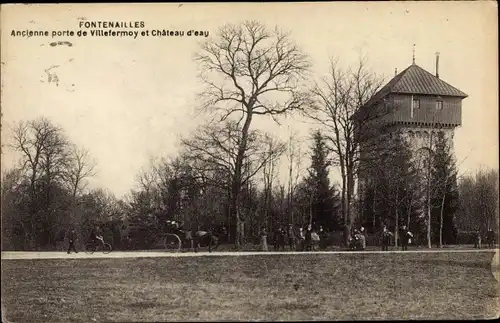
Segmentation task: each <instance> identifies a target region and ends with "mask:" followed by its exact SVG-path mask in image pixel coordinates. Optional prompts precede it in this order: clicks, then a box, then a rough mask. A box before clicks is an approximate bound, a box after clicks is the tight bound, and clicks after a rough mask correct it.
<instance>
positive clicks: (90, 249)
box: [85, 243, 96, 254]
mask: <svg viewBox="0 0 500 323" xmlns="http://www.w3.org/2000/svg"><path fill="white" fill-rule="evenodd" d="M95 249H96V246H95V244H93V243H87V244H86V245H85V253H88V254H93V253H94V252H95Z"/></svg>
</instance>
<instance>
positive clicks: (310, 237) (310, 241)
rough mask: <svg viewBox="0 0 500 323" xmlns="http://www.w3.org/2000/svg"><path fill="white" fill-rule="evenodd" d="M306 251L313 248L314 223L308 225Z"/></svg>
mask: <svg viewBox="0 0 500 323" xmlns="http://www.w3.org/2000/svg"><path fill="white" fill-rule="evenodd" d="M305 238H306V239H305V240H306V241H305V242H306V251H311V250H312V225H310V224H309V225H308V226H307V229H306V234H305Z"/></svg>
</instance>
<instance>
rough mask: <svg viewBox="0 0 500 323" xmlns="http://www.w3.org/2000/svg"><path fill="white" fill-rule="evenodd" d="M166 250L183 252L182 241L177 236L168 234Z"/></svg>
mask: <svg viewBox="0 0 500 323" xmlns="http://www.w3.org/2000/svg"><path fill="white" fill-rule="evenodd" d="M165 249H166V250H168V251H171V252H178V251H180V250H181V239H180V238H179V236H178V235H176V234H167V235H166V236H165Z"/></svg>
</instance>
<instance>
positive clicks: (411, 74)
mask: <svg viewBox="0 0 500 323" xmlns="http://www.w3.org/2000/svg"><path fill="white" fill-rule="evenodd" d="M390 93H405V94H424V95H425V94H427V95H441V96H454V97H461V98H466V97H467V94H465V93H464V92H462V91H460V90H459V89H457V88H455V87H453V86H451V85H450V84H448V83H446V82H445V81H443V80H441V79H440V78H438V77H436V76H435V75H433V74H432V73H429V72H427V71H426V70H424V69H423V68H421V67H420V66H418V65H416V64H412V65H410V66H409V67H408V68H406V69H405V70H404V71H402V72H401V73H399V74H398V75H396V76H395V77H394V78H393V79H392V80H390V81H389V83H387V84H386V85H385V86H384V87H383V88H382V89H380V91H378V92H377V93H376V94H375V95H374V96H373V97H372V98H371V99H370V100H369V101H368V102H367V103H366V104H365V106H370V105H372V104H373V103H374V102H376V101H378V100H380V99H382V98H383V97H385V96H386V95H388V94H390Z"/></svg>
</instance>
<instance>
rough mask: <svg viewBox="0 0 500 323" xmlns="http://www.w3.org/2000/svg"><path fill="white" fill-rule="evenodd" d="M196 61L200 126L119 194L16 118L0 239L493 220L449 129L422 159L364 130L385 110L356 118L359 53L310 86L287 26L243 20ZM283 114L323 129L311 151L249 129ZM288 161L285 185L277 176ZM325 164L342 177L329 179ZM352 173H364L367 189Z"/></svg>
mask: <svg viewBox="0 0 500 323" xmlns="http://www.w3.org/2000/svg"><path fill="white" fill-rule="evenodd" d="M195 60H196V62H197V64H198V67H199V78H200V80H202V82H203V83H204V84H205V88H204V90H203V91H202V92H201V93H198V98H199V102H201V104H200V106H199V108H200V109H201V112H203V113H204V114H205V115H206V116H207V117H208V119H209V122H207V123H206V124H204V125H202V126H200V127H199V128H198V129H196V131H195V132H194V133H193V134H191V135H189V136H187V137H185V138H183V140H182V148H181V150H180V151H179V152H178V154H177V155H176V156H170V158H160V156H158V157H159V158H158V159H157V160H152V161H151V163H150V165H147V167H146V168H145V169H143V170H142V171H141V172H140V173H139V174H138V175H137V183H138V184H139V188H138V189H134V190H132V191H131V193H130V194H129V196H127V197H126V198H124V199H121V200H120V199H116V198H115V197H114V196H113V195H112V194H110V193H109V192H106V191H104V190H95V189H94V190H88V189H86V187H85V183H86V182H87V179H88V178H89V177H91V176H93V175H94V168H95V164H94V163H92V162H91V161H90V156H89V154H88V151H87V150H84V149H81V148H78V147H76V146H75V145H73V144H71V143H69V141H68V140H67V138H66V136H65V134H64V131H63V130H62V129H60V128H58V127H56V126H54V125H53V124H52V123H51V122H50V121H48V120H47V119H37V120H32V121H23V122H20V123H19V124H18V125H16V126H15V127H14V128H13V138H14V142H13V143H12V145H11V147H12V148H13V149H14V150H16V151H17V152H19V153H20V154H21V158H20V161H19V165H18V167H15V168H14V169H11V170H8V171H6V172H3V174H2V230H3V231H2V239H3V241H2V244H3V246H9V248H15V249H30V248H36V247H39V246H47V245H52V246H54V245H55V244H56V242H57V241H60V240H61V238H62V237H63V235H64V232H65V231H66V230H67V229H68V228H69V227H75V226H76V227H78V228H80V232H81V233H82V235H83V236H84V235H85V234H86V232H87V231H88V230H90V228H92V227H93V226H95V225H101V226H103V227H105V228H106V232H107V234H108V235H109V237H110V238H111V239H113V242H114V244H115V245H123V247H124V248H125V247H130V245H131V244H133V245H136V246H137V245H141V247H148V246H151V245H152V244H154V241H155V240H156V239H157V237H158V236H160V235H161V234H162V223H163V222H164V221H166V220H168V219H175V220H178V221H181V222H183V223H184V224H185V226H187V227H190V228H192V229H196V228H198V229H204V228H213V227H216V226H218V225H224V226H227V227H228V228H229V231H228V233H229V234H228V237H227V239H228V241H229V242H231V243H234V244H235V246H236V247H241V246H242V245H244V244H246V243H248V242H251V241H252V240H253V239H254V238H256V237H257V236H258V232H259V231H260V229H261V228H263V227H265V228H267V230H268V231H271V232H273V231H274V230H275V229H276V228H277V227H278V226H280V225H286V224H288V223H292V224H294V225H305V224H308V223H312V222H314V223H316V224H317V225H322V226H323V227H324V228H325V229H326V230H328V231H329V232H343V240H344V242H345V241H346V239H347V236H348V234H349V231H350V230H351V228H352V227H353V226H357V225H359V226H361V225H362V226H364V227H366V228H368V229H369V231H370V232H372V233H374V232H376V231H377V230H379V229H380V228H381V226H382V225H388V226H389V227H391V228H392V229H394V231H395V234H396V237H397V234H398V228H399V227H400V226H401V225H406V226H407V227H409V228H411V230H412V232H415V233H416V235H417V236H418V237H419V238H418V240H419V241H420V242H421V243H422V244H427V245H428V246H429V247H431V245H432V244H433V243H434V244H436V245H439V246H442V245H443V244H452V243H456V242H457V233H458V231H459V230H458V229H459V228H463V229H466V230H476V229H479V228H480V229H481V230H484V228H482V227H481V225H482V226H484V223H485V222H484V221H483V222H478V218H483V217H484V218H488V219H489V220H488V221H489V222H488V223H489V225H490V226H491V225H494V223H497V222H498V221H496V222H495V221H494V219H497V217H498V209H497V207H498V189H497V188H498V185H497V184H498V183H496V186H495V185H493V184H494V182H493V180H494V179H495V175H497V173H495V172H493V171H487V172H481V173H478V175H477V176H476V177H470V176H464V175H460V174H458V172H457V168H458V167H457V162H456V161H455V160H454V158H453V153H452V151H451V148H450V147H448V146H447V145H448V144H447V141H446V138H445V133H444V131H441V130H440V129H436V131H433V132H432V136H431V140H430V141H429V145H428V147H426V148H427V149H426V150H425V152H426V154H427V156H426V158H423V159H422V161H420V160H419V159H418V156H419V154H416V153H415V152H413V151H412V150H411V147H410V146H409V144H408V141H407V140H406V139H405V137H404V134H399V133H395V134H394V133H393V134H384V133H382V132H380V131H379V130H378V129H377V128H375V127H369V126H368V125H369V124H370V122H371V121H372V120H374V119H376V118H378V117H380V115H374V114H372V113H364V114H361V113H359V112H360V109H361V107H362V106H363V105H364V104H365V103H366V102H367V101H368V100H369V99H370V98H371V97H372V96H373V94H375V93H376V92H377V91H378V90H379V89H380V87H381V85H382V84H383V78H382V77H381V76H379V75H376V74H375V73H373V72H371V71H370V70H369V68H368V67H367V63H366V60H365V59H360V60H359V62H358V63H357V64H356V65H355V66H351V67H350V68H346V69H344V68H341V67H340V64H339V63H338V60H336V59H331V60H330V61H331V64H330V69H329V71H328V73H327V76H326V77H324V78H322V79H321V80H320V81H316V82H315V81H312V78H311V66H312V64H311V61H310V58H309V57H308V55H307V54H306V53H305V52H303V51H302V50H301V49H300V48H299V47H298V46H297V45H296V44H295V43H294V42H293V40H292V39H291V36H290V34H288V33H286V32H283V31H281V30H280V29H278V28H275V29H272V30H271V29H268V28H266V26H264V25H262V24H260V23H258V22H255V21H249V22H245V23H243V24H240V25H224V26H222V27H221V28H220V29H219V31H218V34H217V36H216V37H215V38H213V39H208V40H207V41H206V42H205V43H204V44H203V45H202V46H201V48H200V50H199V51H198V52H197V54H196V56H195ZM310 84H313V85H312V86H311V85H310ZM395 108H397V107H389V110H390V109H395ZM389 110H388V111H385V112H383V113H389V112H390V111H389ZM291 114H295V115H299V116H301V117H303V118H305V119H307V120H311V121H313V122H315V123H316V125H317V127H318V130H316V131H314V132H313V133H311V136H310V138H308V141H309V143H310V144H309V147H310V149H309V151H307V152H306V151H302V150H301V149H302V145H301V143H300V138H298V137H297V134H296V133H291V134H290V138H288V140H286V141H284V142H283V141H281V140H279V139H278V138H276V137H275V136H273V134H271V133H266V132H263V131H259V130H257V129H255V126H254V125H255V122H258V120H259V119H262V118H272V119H273V120H274V121H275V122H276V123H278V124H279V123H280V119H281V118H283V117H286V116H288V115H291ZM360 129H363V131H360ZM384 136H391V137H390V138H389V137H387V138H386V137H384ZM373 138H378V140H373ZM302 139H304V138H302ZM386 139H388V140H386ZM361 147H364V149H363V151H365V152H368V153H365V154H361V153H360V148H361ZM416 156H417V157H416ZM283 161H286V162H287V173H288V174H286V175H287V176H286V177H287V182H286V183H281V182H279V178H278V176H277V175H278V172H279V170H278V168H279V166H278V165H279V163H280V162H283ZM332 169H336V170H338V171H339V173H340V175H341V176H340V183H339V184H338V185H337V184H332V183H330V172H331V170H332ZM361 174H364V176H365V177H366V178H370V179H372V180H370V181H369V182H367V183H365V184H366V185H365V186H364V191H363V194H361V192H359V191H358V190H357V184H358V181H359V179H360V176H361ZM497 177H498V176H497ZM495 199H496V200H495ZM477 212H481V215H476V216H474V214H478V213H477ZM396 241H397V240H396Z"/></svg>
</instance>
